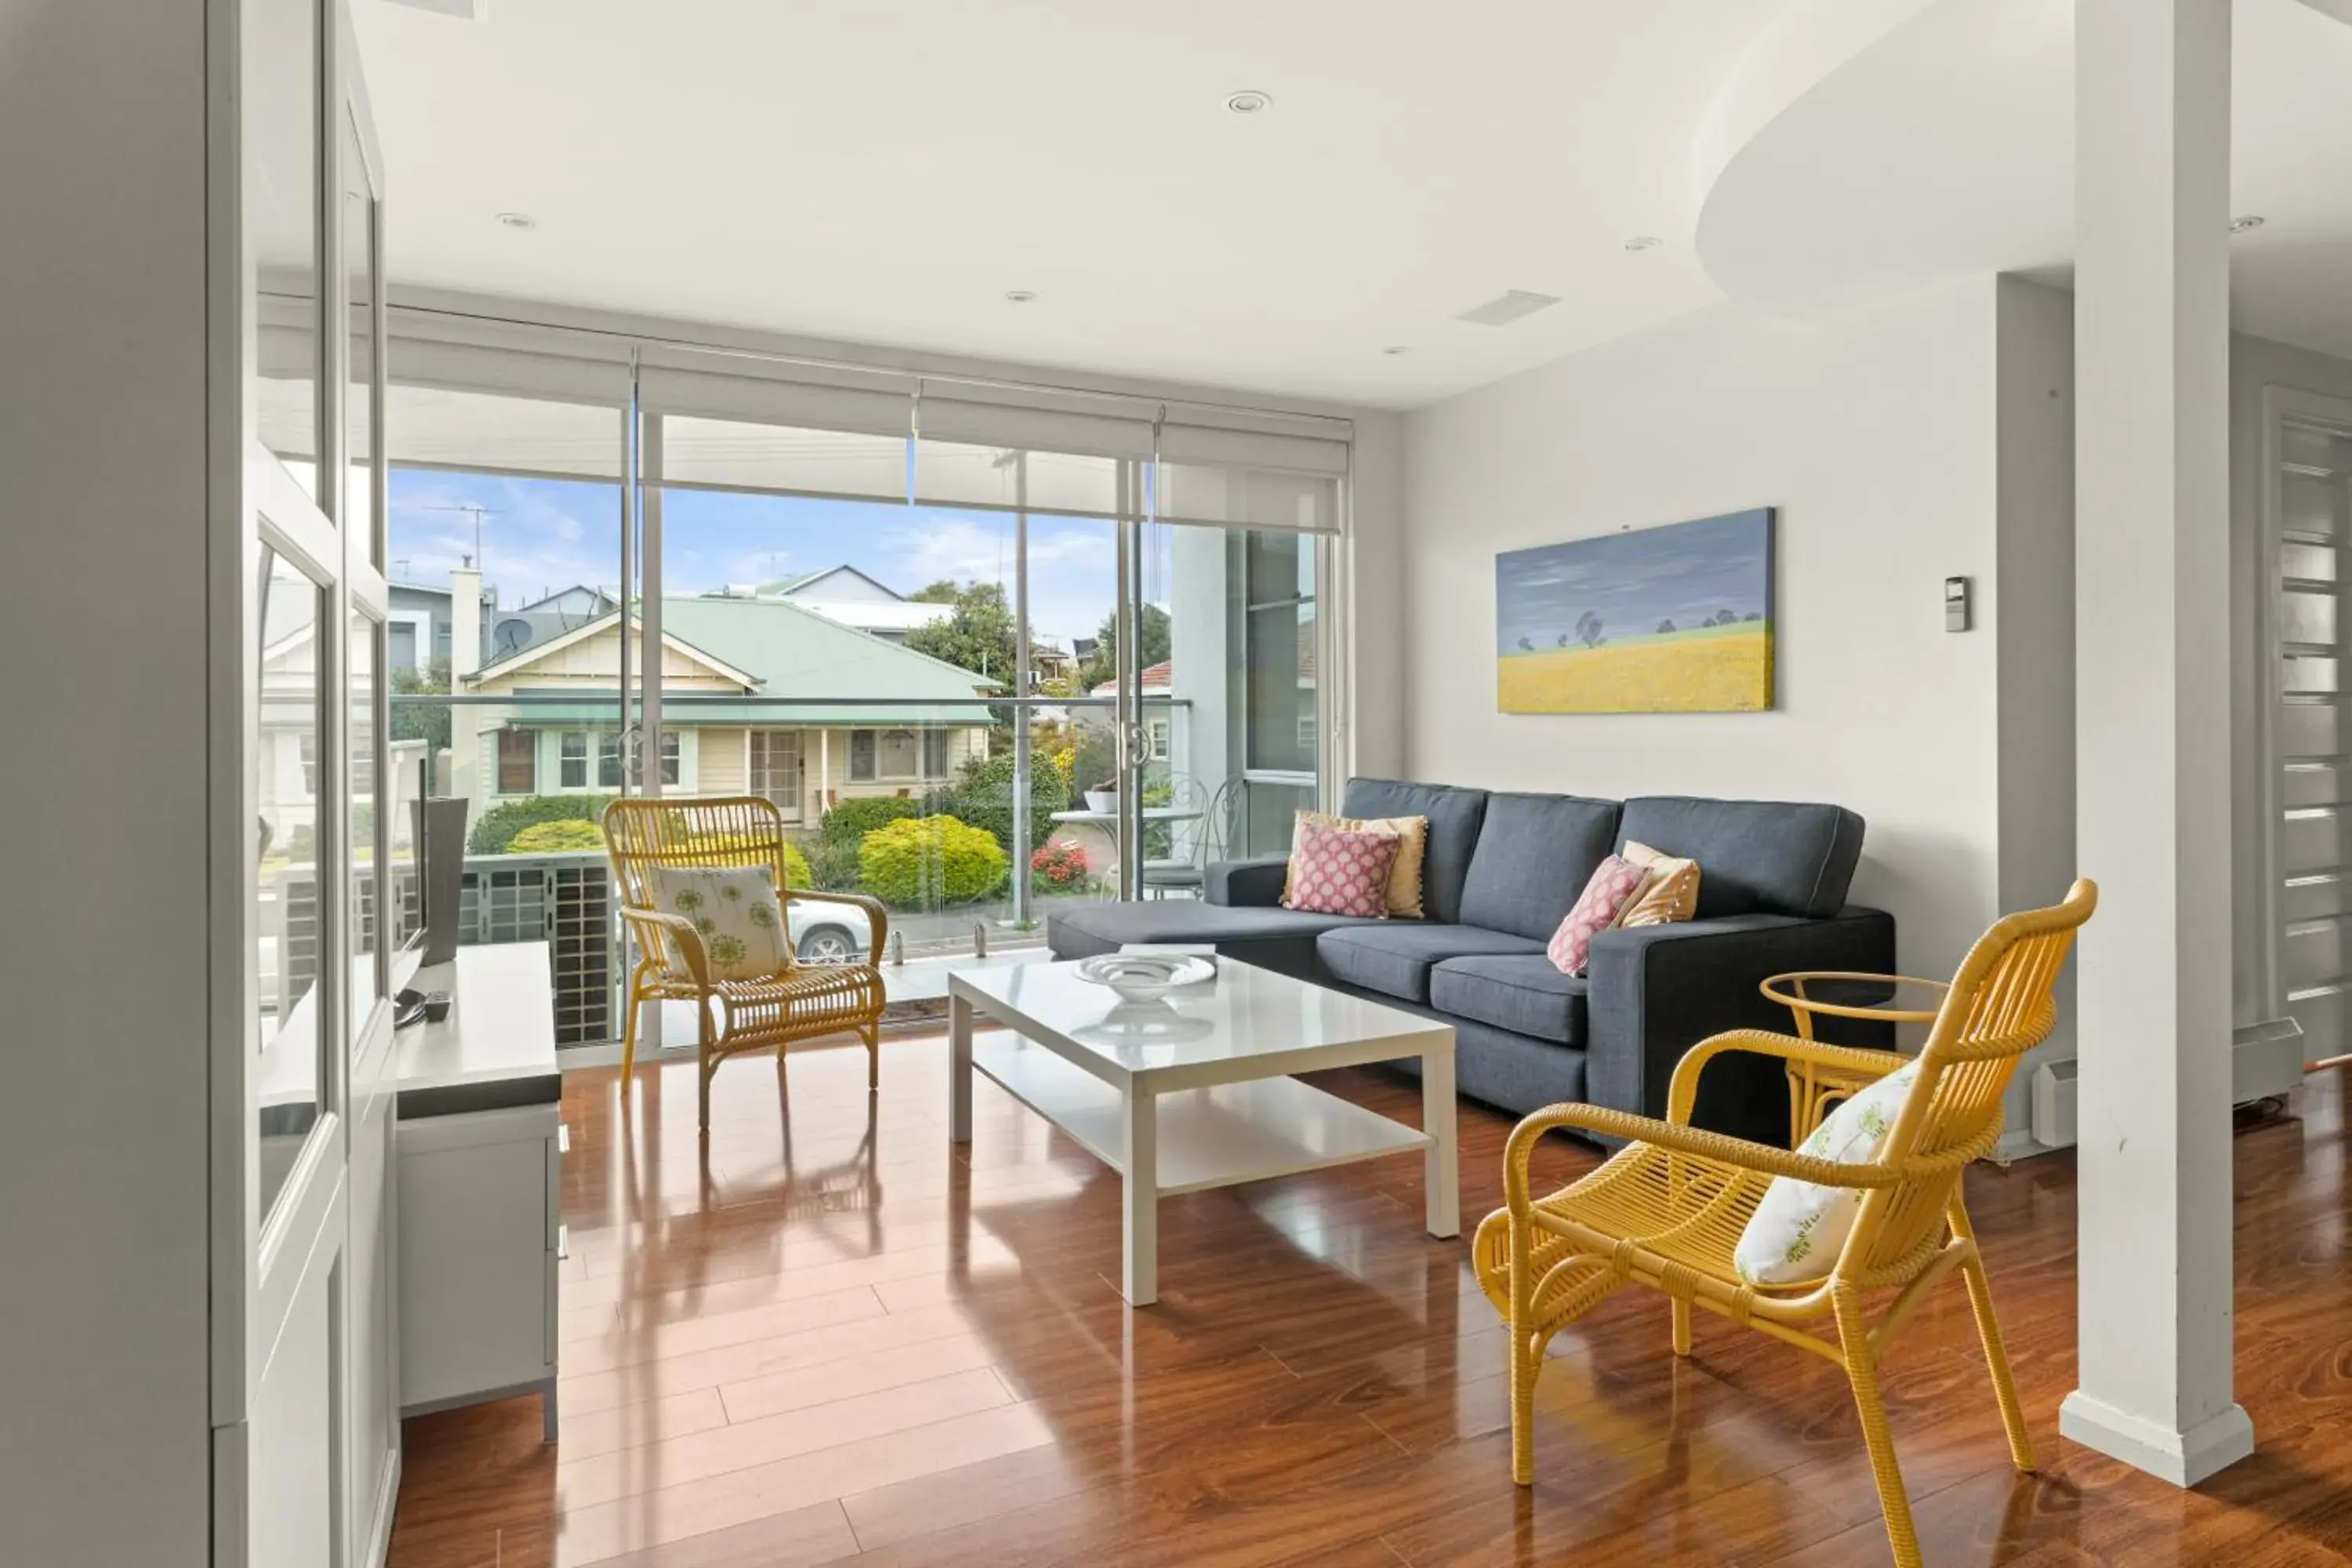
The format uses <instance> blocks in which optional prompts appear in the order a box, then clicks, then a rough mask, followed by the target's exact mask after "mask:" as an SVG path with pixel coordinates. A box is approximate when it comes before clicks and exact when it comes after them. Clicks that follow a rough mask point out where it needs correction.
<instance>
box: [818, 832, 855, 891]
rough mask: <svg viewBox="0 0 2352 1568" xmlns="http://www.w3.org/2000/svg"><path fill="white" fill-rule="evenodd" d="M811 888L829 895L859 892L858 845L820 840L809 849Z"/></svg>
mask: <svg viewBox="0 0 2352 1568" xmlns="http://www.w3.org/2000/svg"><path fill="white" fill-rule="evenodd" d="M808 861H809V884H808V885H809V886H810V887H812V888H815V889H820V890H822V891H824V892H828V893H854V892H856V890H857V845H856V843H855V842H848V843H844V842H837V841H835V840H832V839H825V838H820V839H818V840H817V841H816V842H815V843H814V844H812V845H811V846H810V847H809V855H808Z"/></svg>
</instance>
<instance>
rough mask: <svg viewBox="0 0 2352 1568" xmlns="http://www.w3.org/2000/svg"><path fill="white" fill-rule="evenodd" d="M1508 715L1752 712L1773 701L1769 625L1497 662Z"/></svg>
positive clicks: (1499, 693) (1499, 695)
mask: <svg viewBox="0 0 2352 1568" xmlns="http://www.w3.org/2000/svg"><path fill="white" fill-rule="evenodd" d="M1495 695H1496V700H1498V702H1499V703H1500V704H1501V707H1502V710H1503V711H1504V712H1506V713H1752V712H1758V711H1760V710H1763V709H1765V708H1768V707H1769V706H1770V705H1771V700H1772V633H1771V630H1770V628H1769V625H1768V624H1765V623H1760V622H1749V623H1743V624H1741V625H1739V626H1701V627H1694V628H1692V629H1691V630H1689V631H1682V632H1669V633H1665V634H1664V635H1655V634H1654V635H1652V636H1648V637H1628V638H1626V639H1625V640H1624V641H1623V642H1614V641H1612V642H1607V643H1603V644H1602V645H1601V647H1593V648H1585V647H1570V648H1544V649H1538V650H1537V651H1536V652H1533V653H1512V654H1505V655H1504V656H1503V657H1502V658H1499V659H1498V660H1496V681H1495Z"/></svg>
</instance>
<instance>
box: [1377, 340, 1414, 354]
mask: <svg viewBox="0 0 2352 1568" xmlns="http://www.w3.org/2000/svg"><path fill="white" fill-rule="evenodd" d="M1381 353H1384V354H1409V353H1412V345H1411V344H1410V343H1391V344H1390V345H1389V346H1388V347H1386V348H1384V349H1382V350H1381Z"/></svg>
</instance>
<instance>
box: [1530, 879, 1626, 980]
mask: <svg viewBox="0 0 2352 1568" xmlns="http://www.w3.org/2000/svg"><path fill="white" fill-rule="evenodd" d="M1649 875H1650V868H1648V867H1646V866H1636V865H1634V864H1633V862H1632V861H1631V860H1628V859H1626V858H1624V857H1623V856H1622V855H1612V856H1611V857H1609V858H1608V859H1606V860H1603V861H1602V862H1601V865H1600V867H1599V868H1598V869H1596V870H1595V871H1594V872H1593V873H1592V879H1591V881H1589V882H1587V883H1585V884H1584V893H1583V895H1582V896H1581V897H1580V898H1579V899H1578V900H1576V907H1575V908H1574V909H1572V910H1569V911H1568V918H1567V919H1566V920H1564V921H1560V922H1559V930H1558V931H1554V932H1552V933H1551V943H1550V945H1549V946H1548V947H1546V948H1545V949H1544V956H1545V957H1547V958H1549V959H1550V960H1551V966H1552V967H1553V968H1554V969H1557V970H1559V972H1560V973H1562V974H1581V973H1584V966H1585V964H1586V963H1588V962H1590V960H1591V956H1592V939H1593V937H1594V935H1595V934H1597V933H1599V932H1601V931H1607V930H1608V929H1609V928H1610V927H1611V926H1612V925H1615V924H1616V923H1617V917H1618V915H1620V914H1621V913H1622V912H1623V910H1624V908H1625V906H1626V905H1627V904H1629V903H1632V902H1633V896H1634V895H1635V894H1636V893H1638V892H1640V891H1641V890H1642V884H1643V881H1645V880H1647V879H1648V878H1649Z"/></svg>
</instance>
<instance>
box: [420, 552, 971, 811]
mask: <svg viewBox="0 0 2352 1568" xmlns="http://www.w3.org/2000/svg"><path fill="white" fill-rule="evenodd" d="M473 598H474V596H473V595H466V594H463V593H461V594H459V595H457V607H458V613H459V615H460V616H461V618H462V616H463V615H464V613H465V611H466V609H467V606H468V605H469V603H471V602H472V601H473ZM661 606H662V617H661V643H662V668H661V673H660V679H659V687H660V690H661V692H662V702H661V730H662V738H661V756H660V776H661V784H662V787H663V788H664V789H665V790H667V791H670V792H673V793H677V794H681V795H730V794H741V793H748V794H751V795H762V796H765V797H766V798H767V799H769V800H772V801H773V802H775V803H776V805H777V806H778V807H779V808H781V809H782V812H783V815H784V818H785V820H786V821H787V822H788V823H806V824H808V825H810V826H814V823H815V820H816V818H817V816H819V815H821V814H822V813H823V812H824V809H825V808H826V807H827V806H829V805H832V804H833V803H834V802H835V801H838V800H842V799H846V798H849V797H852V796H858V795H912V794H914V793H916V792H917V791H918V790H919V789H921V788H922V787H924V786H925V785H927V784H934V783H938V782H940V781H943V780H946V779H948V778H950V777H952V776H953V775H954V773H955V772H956V770H957V769H958V768H959V767H960V766H961V764H962V763H964V762H965V761H966V760H967V759H969V758H971V757H976V756H982V755H985V754H986V752H987V746H988V731H989V726H990V723H991V717H990V710H989V708H988V705H987V703H986V702H985V701H984V700H983V699H986V698H988V697H991V696H993V695H996V694H998V693H999V692H1000V691H1001V689H1002V688H1001V686H1000V684H999V683H997V682H994V681H992V680H989V679H985V678H983V677H982V676H979V675H976V674H974V673H973V672H972V671H971V670H968V669H962V668H958V667H956V666H954V665H951V664H948V663H945V662H943V661H941V660H940V659H936V658H930V657H929V655H926V654H920V653H917V652H915V651H914V650H913V649H911V648H908V647H902V646H900V645H899V644H898V643H897V642H894V641H889V640H885V639H884V638H883V637H877V636H874V635H871V634H869V633H867V632H865V631H861V630H859V629H857V628H856V627H855V626H846V625H844V624H843V623H842V622H840V621H838V620H835V619H834V618H832V617H831V616H827V615H824V614H823V613H820V612H818V611H815V610H813V609H810V608H806V607H803V605H799V604H795V603H793V601H792V600H791V599H789V598H785V597H776V596H748V597H747V596H737V595H729V594H717V595H677V596H665V597H664V598H663V600H662V602H661ZM477 635H478V634H477V633H476V632H475V630H474V628H471V627H463V626H461V627H458V628H457V636H456V637H454V638H453V639H452V640H453V643H454V646H455V647H456V648H457V649H458V650H460V651H459V654H458V657H459V658H463V651H462V650H464V649H466V648H467V647H473V646H477ZM639 635H640V626H639V623H638V621H637V620H636V618H635V617H634V616H632V617H630V618H629V619H628V621H627V624H626V626H624V625H623V617H622V616H621V614H620V612H619V611H618V610H617V609H615V610H608V611H606V612H605V613H604V614H601V615H598V616H593V617H592V618H590V619H588V620H586V621H583V622H582V623H581V624H579V625H577V626H572V628H571V629H569V630H566V631H563V632H562V633H561V634H559V635H556V636H553V637H546V638H544V639H542V640H539V641H535V642H532V643H530V644H529V645H527V646H524V647H520V648H518V649H517V650H515V651H513V652H511V653H500V654H499V655H498V656H496V657H494V658H489V659H488V661H486V662H483V663H481V664H480V665H479V666H478V668H458V669H457V671H456V672H455V674H456V687H457V694H458V695H459V696H464V697H474V698H488V697H502V696H503V697H512V698H513V699H515V700H514V702H513V703H512V704H511V705H501V704H498V703H467V704H463V705H460V706H459V707H457V710H456V723H455V724H454V725H453V727H452V733H451V737H450V759H449V760H450V773H451V778H452V781H453V787H454V788H455V790H456V792H457V794H459V795H464V796H466V797H467V799H468V800H470V801H471V802H472V805H473V811H474V814H475V815H476V816H479V815H480V814H481V813H482V812H484V811H486V810H488V808H490V807H491V806H494V805H498V804H499V803H500V802H501V801H505V800H511V799H516V798H519V797H521V796H526V795H611V794H614V793H615V792H617V791H618V790H619V789H620V787H621V781H622V775H623V768H624V761H623V758H624V748H623V745H622V720H621V696H620V694H621V679H620V672H621V647H622V638H623V637H624V636H626V637H629V638H631V639H635V638H637V637H639ZM634 647H635V644H634V642H633V651H634Z"/></svg>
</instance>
